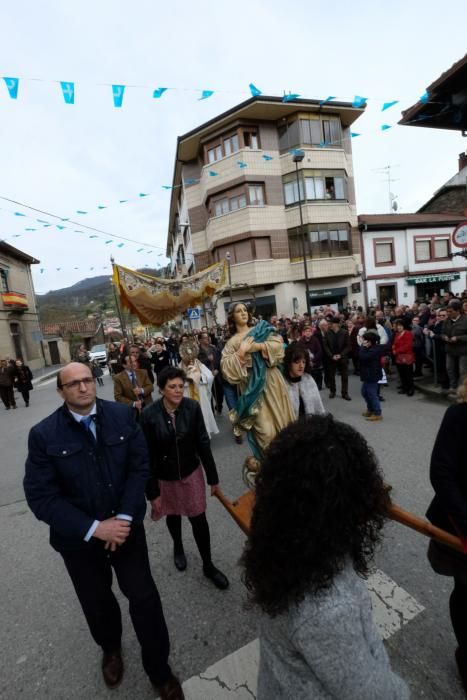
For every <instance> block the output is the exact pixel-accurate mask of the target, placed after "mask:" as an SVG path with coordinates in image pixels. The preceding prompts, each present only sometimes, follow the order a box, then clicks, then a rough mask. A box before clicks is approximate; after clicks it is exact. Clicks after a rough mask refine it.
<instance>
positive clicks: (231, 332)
mask: <svg viewBox="0 0 467 700" xmlns="http://www.w3.org/2000/svg"><path fill="white" fill-rule="evenodd" d="M237 306H244V307H245V309H246V310H247V311H248V325H249V326H252V325H253V316H252V313H251V309H250V307H249V306H248V304H245V302H243V301H234V302H233V304H230V306H229V308H228V311H227V326H228V328H229V337H230V338H231V337H232V336H234V335H235V334H236V332H237V327H236V325H235V322H234V317H233V315H234V311H235V309H236V308H237Z"/></svg>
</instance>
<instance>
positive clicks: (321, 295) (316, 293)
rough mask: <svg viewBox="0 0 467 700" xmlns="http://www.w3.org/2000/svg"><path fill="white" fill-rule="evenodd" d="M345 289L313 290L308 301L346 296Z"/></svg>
mask: <svg viewBox="0 0 467 700" xmlns="http://www.w3.org/2000/svg"><path fill="white" fill-rule="evenodd" d="M347 293H348V291H347V287H333V288H331V289H313V290H312V291H311V292H310V299H328V298H329V297H345V296H347Z"/></svg>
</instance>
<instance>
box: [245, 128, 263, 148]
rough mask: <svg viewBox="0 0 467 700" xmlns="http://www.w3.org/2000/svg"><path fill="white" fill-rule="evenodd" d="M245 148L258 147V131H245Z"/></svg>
mask: <svg viewBox="0 0 467 700" xmlns="http://www.w3.org/2000/svg"><path fill="white" fill-rule="evenodd" d="M243 142H244V144H245V148H259V146H258V133H257V132H256V131H245V132H244V134H243Z"/></svg>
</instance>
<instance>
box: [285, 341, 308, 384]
mask: <svg viewBox="0 0 467 700" xmlns="http://www.w3.org/2000/svg"><path fill="white" fill-rule="evenodd" d="M302 359H303V360H305V372H309V371H310V355H309V353H308V350H307V349H306V348H304V347H302V346H301V345H300V344H299V343H291V344H290V345H289V346H288V348H287V349H286V351H285V353H284V376H285V378H286V379H290V366H291V364H292V362H296V361H297V360H302Z"/></svg>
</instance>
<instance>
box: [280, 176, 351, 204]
mask: <svg viewBox="0 0 467 700" xmlns="http://www.w3.org/2000/svg"><path fill="white" fill-rule="evenodd" d="M299 181H300V199H301V200H302V201H304V199H305V197H304V191H305V195H306V199H307V200H326V199H329V200H346V198H347V194H346V179H345V173H344V171H339V170H337V171H331V170H330V171H326V170H302V171H301V172H300V173H299ZM284 199H285V204H286V206H288V205H291V204H296V203H297V202H298V186H297V176H296V173H289V174H288V175H285V176H284Z"/></svg>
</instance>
